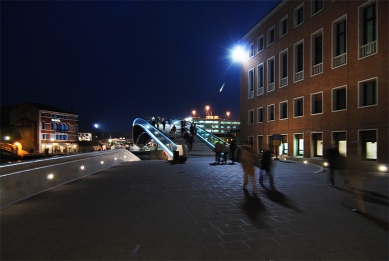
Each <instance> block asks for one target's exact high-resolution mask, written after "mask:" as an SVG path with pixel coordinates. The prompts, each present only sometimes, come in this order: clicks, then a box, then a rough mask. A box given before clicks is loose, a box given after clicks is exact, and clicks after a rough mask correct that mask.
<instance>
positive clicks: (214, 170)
mask: <svg viewBox="0 0 389 261" xmlns="http://www.w3.org/2000/svg"><path fill="white" fill-rule="evenodd" d="M213 161H214V158H213V157H204V158H200V157H199V158H189V160H188V161H187V162H186V163H185V164H171V163H169V162H166V161H140V162H127V163H124V164H121V165H118V166H116V167H113V168H110V169H107V170H104V171H102V172H99V173H96V174H94V175H91V176H88V177H86V178H83V179H80V180H77V181H74V182H71V183H69V184H66V185H63V186H61V187H58V188H55V189H52V190H50V191H47V192H45V193H42V194H39V195H37V196H35V197H32V198H30V199H28V200H25V201H22V202H20V203H18V204H15V205H12V206H10V207H7V208H5V209H3V210H1V215H0V218H1V256H0V259H1V260H388V178H387V176H383V177H379V176H377V177H374V178H373V179H372V180H371V181H370V182H369V183H368V184H367V186H366V188H365V189H366V193H365V201H366V202H365V208H366V214H364V215H363V214H359V213H354V212H352V211H351V208H352V207H353V206H352V205H351V204H350V205H349V206H343V205H340V204H339V203H338V202H339V201H340V200H341V199H342V198H343V196H344V195H345V192H344V191H343V190H342V189H343V187H342V186H341V184H342V181H341V178H338V180H337V184H339V185H340V186H339V187H331V186H329V185H327V173H323V172H320V168H319V167H318V166H315V165H309V164H303V163H299V162H290V163H286V162H277V163H276V169H275V184H276V187H277V189H278V191H279V192H272V191H269V190H266V189H264V188H262V187H260V200H255V199H254V198H253V197H251V196H245V195H244V193H243V190H242V182H243V177H242V169H241V166H240V164H239V163H238V164H236V165H216V166H212V165H210V163H212V162H213ZM318 171H319V172H318ZM265 185H266V186H268V184H266V183H265ZM249 186H250V183H249Z"/></svg>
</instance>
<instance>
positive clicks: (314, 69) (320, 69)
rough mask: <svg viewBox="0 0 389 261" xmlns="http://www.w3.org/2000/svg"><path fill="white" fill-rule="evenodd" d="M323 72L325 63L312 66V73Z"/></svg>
mask: <svg viewBox="0 0 389 261" xmlns="http://www.w3.org/2000/svg"><path fill="white" fill-rule="evenodd" d="M322 72H323V63H319V64H316V65H314V66H312V75H316V74H319V73H322Z"/></svg>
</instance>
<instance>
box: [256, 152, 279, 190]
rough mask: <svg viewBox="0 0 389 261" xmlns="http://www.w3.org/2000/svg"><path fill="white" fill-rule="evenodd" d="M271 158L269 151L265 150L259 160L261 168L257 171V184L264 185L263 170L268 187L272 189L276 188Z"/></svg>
mask: <svg viewBox="0 0 389 261" xmlns="http://www.w3.org/2000/svg"><path fill="white" fill-rule="evenodd" d="M272 161H273V160H272V159H271V152H270V150H266V151H265V152H264V153H263V155H262V160H261V169H260V171H259V184H260V185H261V186H262V187H265V185H263V172H264V171H265V172H266V176H267V177H268V178H269V182H270V187H271V189H272V190H276V188H275V186H274V175H273V169H272V166H273V162H272Z"/></svg>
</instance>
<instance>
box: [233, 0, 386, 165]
mask: <svg viewBox="0 0 389 261" xmlns="http://www.w3.org/2000/svg"><path fill="white" fill-rule="evenodd" d="M388 6H389V1H379V0H369V1H366V0H362V1H361V0H353V1H340V0H331V1H330V0H304V1H303V0H296V1H288V0H283V1H280V3H279V4H278V5H277V6H276V7H275V8H274V9H273V10H272V11H270V12H269V13H268V14H267V15H266V16H265V17H264V18H262V19H261V20H260V21H259V22H258V23H257V24H255V25H254V26H253V27H252V29H250V30H249V31H248V32H247V33H246V34H245V35H244V36H243V37H242V38H241V40H240V41H241V43H244V44H245V45H246V46H247V47H248V57H247V58H248V59H247V60H246V61H245V62H243V64H242V66H241V74H240V78H241V82H240V104H241V107H240V111H241V117H240V118H241V128H240V129H241V133H240V134H241V138H242V139H247V140H251V141H252V142H253V144H254V147H255V150H256V151H257V152H260V151H263V150H264V149H266V148H267V146H272V147H273V146H274V147H276V148H279V154H280V155H285V156H289V157H295V158H316V159H323V158H325V157H326V155H325V153H326V151H327V150H328V149H329V148H331V145H332V144H334V143H335V144H337V145H338V147H339V150H340V152H341V153H342V154H343V155H347V153H348V150H349V149H350V148H349V144H350V143H354V144H355V143H357V144H358V154H359V156H360V158H361V159H362V160H364V161H370V162H375V163H384V164H388V162H389V153H388V144H389V141H388V138H389V132H388V125H389V123H388V122H389V118H388V115H389V104H388V97H389V94H388V89H389V86H388V81H389V79H388V57H389V55H388V46H389V45H388V36H387V34H388V23H389V20H388V13H389V8H388Z"/></svg>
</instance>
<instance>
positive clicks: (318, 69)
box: [311, 30, 323, 76]
mask: <svg viewBox="0 0 389 261" xmlns="http://www.w3.org/2000/svg"><path fill="white" fill-rule="evenodd" d="M311 41H312V44H311V46H312V56H311V57H312V71H311V74H312V76H313V75H317V74H320V73H322V72H323V31H322V30H319V31H318V32H316V33H315V34H313V35H312V38H311Z"/></svg>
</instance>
